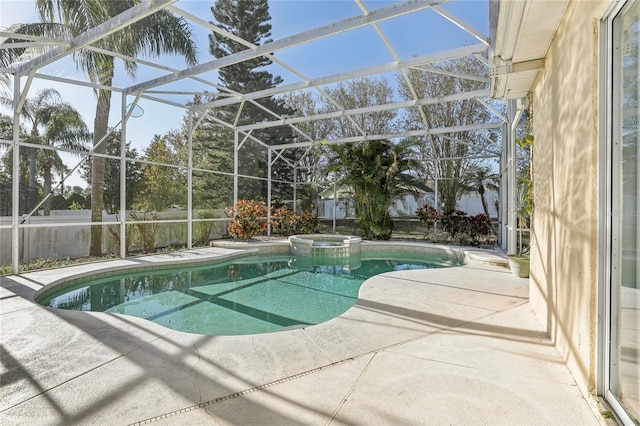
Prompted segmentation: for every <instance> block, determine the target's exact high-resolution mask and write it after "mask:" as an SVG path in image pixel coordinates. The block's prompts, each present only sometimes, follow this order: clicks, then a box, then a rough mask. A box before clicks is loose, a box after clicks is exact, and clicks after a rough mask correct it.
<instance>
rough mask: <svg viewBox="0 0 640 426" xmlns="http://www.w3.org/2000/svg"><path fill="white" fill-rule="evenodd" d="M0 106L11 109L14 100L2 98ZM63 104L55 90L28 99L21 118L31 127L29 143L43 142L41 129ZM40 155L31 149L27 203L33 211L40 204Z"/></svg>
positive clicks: (28, 207)
mask: <svg viewBox="0 0 640 426" xmlns="http://www.w3.org/2000/svg"><path fill="white" fill-rule="evenodd" d="M0 104H2V105H5V106H9V107H11V106H12V104H13V100H12V99H10V98H8V97H6V96H0ZM61 104H62V97H61V96H60V93H58V91H56V90H54V89H44V90H39V91H38V92H36V94H35V96H33V97H31V98H28V99H27V100H26V101H25V103H24V106H23V107H22V110H21V111H20V116H21V118H22V119H23V120H25V121H27V123H28V126H29V127H30V132H29V136H28V137H27V142H29V143H33V144H37V143H40V142H41V138H40V130H41V127H43V126H46V123H47V122H48V121H49V120H50V119H51V116H52V114H53V113H54V111H55V110H56V108H59V106H60V105H61ZM37 155H38V148H34V147H31V148H29V184H28V186H29V195H28V201H27V209H28V210H31V209H33V208H34V207H35V205H36V203H37V202H38V188H37V187H36V159H37Z"/></svg>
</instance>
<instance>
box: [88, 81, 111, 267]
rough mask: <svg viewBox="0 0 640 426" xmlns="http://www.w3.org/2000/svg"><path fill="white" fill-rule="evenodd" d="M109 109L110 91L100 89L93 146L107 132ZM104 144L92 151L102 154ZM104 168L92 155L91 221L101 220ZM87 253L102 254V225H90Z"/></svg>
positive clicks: (102, 163) (102, 160)
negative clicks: (89, 241)
mask: <svg viewBox="0 0 640 426" xmlns="http://www.w3.org/2000/svg"><path fill="white" fill-rule="evenodd" d="M106 80H107V81H104V82H103V84H105V85H108V86H110V85H111V80H112V78H108V79H106ZM110 110H111V92H110V91H108V90H100V92H99V94H98V104H97V105H96V118H95V120H94V122H93V146H94V147H95V146H96V144H97V143H98V142H100V140H101V139H102V138H103V137H104V136H105V135H106V134H107V128H108V126H109V111H110ZM106 146H107V145H106V144H105V143H101V144H100V145H99V146H98V147H97V148H95V150H94V153H96V154H104V153H105V151H106ZM104 168H105V159H104V158H102V157H96V156H93V157H92V158H91V221H92V222H102V209H103V206H104V201H103V197H104ZM89 255H90V256H95V257H101V256H102V225H93V226H92V227H91V246H90V247H89Z"/></svg>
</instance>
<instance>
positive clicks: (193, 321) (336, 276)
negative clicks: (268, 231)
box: [38, 253, 461, 335]
mask: <svg viewBox="0 0 640 426" xmlns="http://www.w3.org/2000/svg"><path fill="white" fill-rule="evenodd" d="M371 257H373V256H371ZM342 263H343V262H339V261H338V262H336V261H335V260H332V261H329V260H326V259H309V258H302V259H301V258H294V257H292V256H288V255H287V256H272V257H268V258H265V257H264V256H251V257H244V258H241V259H235V260H233V261H227V262H224V263H217V264H209V265H206V266H197V267H189V268H179V269H178V268H172V269H161V270H153V271H145V272H138V273H133V274H131V273H128V274H126V275H125V274H120V275H109V276H103V277H100V278H95V279H91V280H88V281H84V282H80V283H77V284H74V285H72V286H69V287H65V288H63V289H62V290H60V291H59V292H57V293H53V294H50V295H48V296H46V297H45V298H43V299H40V300H38V302H39V303H41V304H43V305H46V306H50V307H53V308H59V309H71V310H81V311H97V312H112V313H118V314H125V315H132V316H136V317H141V318H145V319H147V320H149V321H153V322H155V323H158V324H161V325H163V326H165V327H169V328H172V329H174V330H179V331H184V332H189V333H199V334H207V335H240V334H256V333H266V332H272V331H278V330H283V329H287V328H298V327H304V326H307V325H312V324H319V323H321V322H324V321H328V320H330V319H332V318H335V317H337V316H338V315H340V314H342V313H344V312H345V311H346V310H347V309H349V308H350V307H351V306H353V304H354V303H355V301H356V299H357V297H358V291H359V289H360V286H361V285H362V283H363V282H364V281H365V280H366V279H367V278H370V277H372V276H374V275H377V274H381V273H384V272H389V271H397V270H403V269H427V268H440V267H448V266H457V265H460V264H461V263H460V262H459V261H458V260H456V259H452V258H448V257H445V256H434V255H431V256H425V255H420V257H411V256H410V255H403V257H400V258H399V257H398V255H397V254H392V253H376V254H375V257H374V258H366V256H363V258H361V259H355V260H354V259H351V260H350V261H349V264H342Z"/></svg>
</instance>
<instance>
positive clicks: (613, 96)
mask: <svg viewBox="0 0 640 426" xmlns="http://www.w3.org/2000/svg"><path fill="white" fill-rule="evenodd" d="M610 34H611V40H610V43H609V46H611V48H612V50H611V55H610V61H611V62H612V63H611V67H610V70H611V73H612V74H611V75H612V79H611V91H610V95H609V96H608V99H609V102H610V105H609V108H607V111H609V112H608V113H607V114H610V121H609V123H611V124H610V139H609V142H608V143H609V144H610V151H609V152H610V157H611V158H610V161H609V164H610V166H609V167H610V170H609V172H610V179H611V188H610V197H609V199H610V206H609V211H608V215H607V217H608V219H607V220H610V235H609V238H610V239H609V241H610V253H609V256H608V265H607V266H608V270H609V274H608V280H607V281H608V283H607V285H609V286H610V288H609V292H608V293H609V295H610V297H609V303H610V306H609V309H608V312H609V314H608V318H607V320H608V324H609V327H610V330H609V336H610V337H609V342H608V348H606V350H607V351H608V354H607V355H608V365H607V366H605V368H606V369H608V371H607V372H606V374H605V381H606V384H605V385H606V387H607V389H606V397H607V400H608V401H610V402H611V404H612V406H614V407H615V408H617V410H616V411H619V414H620V416H621V418H622V419H623V421H625V423H629V424H633V423H636V424H637V423H639V422H640V325H639V324H640V284H639V281H640V227H639V225H640V224H639V222H638V216H639V208H640V195H639V191H640V156H639V154H640V132H639V131H638V126H639V123H638V118H640V104H639V103H638V101H639V100H640V86H639V84H638V83H639V80H640V61H639V59H640V56H639V52H638V44H639V41H640V1H637V0H630V1H627V2H626V3H625V4H624V6H622V7H621V8H620V9H619V11H618V12H617V13H616V14H615V15H614V17H613V19H612V20H611V32H610ZM605 83H606V82H605Z"/></svg>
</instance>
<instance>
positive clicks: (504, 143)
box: [0, 0, 518, 274]
mask: <svg viewBox="0 0 640 426" xmlns="http://www.w3.org/2000/svg"><path fill="white" fill-rule="evenodd" d="M354 2H355V4H356V5H357V6H358V8H359V9H360V11H361V12H362V13H361V14H360V15H357V16H355V17H349V18H346V19H342V20H340V21H337V22H334V23H332V24H329V25H324V26H321V27H317V28H314V29H310V30H307V31H303V32H301V33H298V34H294V35H292V36H288V37H285V38H282V39H279V40H275V41H272V42H270V43H266V44H264V45H260V46H258V45H254V44H252V43H250V42H248V41H246V40H242V39H240V38H239V37H236V36H235V35H233V34H230V33H228V32H227V31H225V30H224V29H223V28H220V27H219V26H217V25H214V24H211V23H208V22H206V21H204V20H202V19H200V18H198V17H196V16H194V15H193V14H191V13H189V12H187V11H185V10H183V9H181V8H180V7H179V1H178V0H149V1H145V2H141V3H140V4H138V5H137V6H135V7H133V8H131V9H129V10H127V11H125V12H124V13H122V14H120V15H118V16H116V17H114V18H112V19H110V20H108V21H106V22H104V23H103V24H101V25H99V26H97V27H95V28H93V29H91V30H89V31H87V32H86V33H84V34H82V35H81V36H79V37H76V38H73V39H71V40H52V39H46V38H42V37H33V36H28V37H27V36H20V35H17V34H15V33H11V32H9V31H2V32H0V37H5V38H9V37H10V38H16V39H20V40H21V42H20V43H19V44H18V43H16V44H15V45H14V46H13V47H16V46H25V45H32V46H39V47H40V48H42V47H43V45H46V44H48V45H49V46H51V48H50V49H48V50H46V51H45V52H44V53H42V54H40V55H37V56H36V57H35V58H32V59H29V60H27V61H26V62H23V63H18V64H16V65H14V66H12V67H11V68H5V69H2V70H0V71H2V72H3V73H8V74H11V75H12V76H13V88H12V89H13V97H14V105H13V119H14V129H13V140H12V141H2V142H3V143H5V144H7V145H8V146H9V150H13V152H12V153H11V155H12V156H13V159H14V161H13V170H12V176H13V182H12V198H13V199H12V205H13V210H12V221H11V225H0V229H8V228H10V229H11V232H12V245H11V247H12V265H13V272H14V273H16V274H17V273H18V272H19V259H20V230H21V229H24V228H28V227H38V225H29V224H24V223H21V217H20V213H19V198H18V197H19V182H18V175H19V161H17V160H19V155H20V150H21V147H28V144H26V143H25V142H22V141H20V138H19V114H20V112H21V109H22V108H23V106H24V102H25V100H26V98H27V95H28V94H29V89H30V86H31V83H32V82H33V81H34V79H43V80H48V81H53V82H62V83H69V84H76V85H79V86H83V87H92V88H94V89H108V90H111V91H112V92H116V93H120V94H121V96H122V98H121V100H120V101H121V102H120V103H121V107H120V108H121V120H120V123H118V125H117V126H115V127H118V126H119V127H120V130H121V149H120V156H119V157H116V158H113V156H108V155H106V154H95V153H91V155H96V156H102V157H105V158H112V159H114V160H115V159H117V160H119V161H120V165H121V169H120V170H121V175H120V187H121V191H120V206H121V211H120V220H119V225H120V238H121V241H125V239H126V235H125V225H126V224H128V223H131V222H130V221H128V220H127V219H126V211H125V205H126V203H125V201H126V177H125V167H124V165H125V164H126V161H127V157H126V150H125V147H126V135H127V130H126V129H127V121H128V119H129V116H130V110H128V109H127V108H128V107H129V106H130V105H135V104H136V103H137V102H138V100H139V99H145V100H150V101H155V102H159V103H163V104H166V105H171V106H174V107H178V108H181V109H183V110H184V111H185V113H186V114H187V116H188V126H189V130H190V131H189V133H188V145H189V158H188V164H187V167H186V170H187V186H188V188H187V219H186V220H184V223H186V224H187V230H188V231H187V233H188V236H187V246H188V247H189V248H191V246H192V224H193V223H195V222H196V221H195V220H194V218H193V199H192V186H193V156H192V152H191V144H192V134H193V131H194V130H195V129H197V127H198V125H199V124H200V123H201V122H202V120H203V119H204V118H205V117H207V116H208V113H209V111H211V110H212V109H215V108H217V107H222V106H228V105H238V106H239V110H240V111H241V110H242V106H243V105H244V104H246V103H250V104H252V105H255V106H257V107H259V108H262V109H263V110H265V111H266V112H267V113H268V114H269V115H270V116H272V117H273V120H271V121H266V122H261V123H254V124H249V125H238V123H237V121H238V117H239V116H238V117H236V120H235V122H233V123H228V122H223V121H221V120H219V119H214V121H216V120H217V122H219V123H218V124H220V125H221V126H225V127H228V128H230V129H233V132H234V135H235V137H234V171H233V179H234V188H233V190H234V202H235V201H237V199H238V197H239V194H238V180H239V175H238V151H239V150H240V149H241V148H242V145H243V144H244V143H245V142H246V141H247V140H252V141H253V142H255V143H257V144H260V145H262V146H263V147H264V148H265V149H266V151H267V152H266V155H267V157H268V167H269V171H270V170H271V166H272V164H273V163H274V162H275V161H283V159H282V155H281V154H282V152H283V151H284V150H287V149H299V148H303V149H306V150H307V151H306V153H308V152H309V150H310V149H312V148H313V147H314V146H318V144H319V143H320V142H321V141H319V140H315V139H314V138H313V137H311V136H310V135H307V134H305V132H304V131H302V130H301V129H299V128H298V127H297V126H296V125H298V124H300V123H304V122H312V121H321V120H331V119H335V118H341V117H344V118H346V119H348V120H351V122H352V123H353V124H355V121H354V119H353V117H356V116H358V115H363V114H365V115H366V114H369V113H375V112H380V111H391V110H402V109H408V108H417V110H418V111H419V113H420V116H421V117H422V123H421V124H422V127H423V128H422V129H418V130H404V131H399V132H396V133H392V134H382V135H370V134H367V132H366V129H361V128H359V127H358V126H357V125H356V128H359V134H358V135H355V136H352V137H344V138H339V139H335V140H330V141H328V143H348V142H355V141H363V140H372V139H392V140H394V139H398V138H403V137H417V136H424V137H426V138H431V137H434V136H437V135H442V136H443V137H446V138H449V139H451V140H456V139H455V138H454V137H451V136H449V135H451V134H454V133H459V132H475V133H477V134H482V137H483V138H486V139H489V137H488V135H487V134H486V133H484V132H486V131H488V130H495V129H498V130H499V131H500V132H501V134H502V136H501V141H497V140H490V142H491V144H492V145H494V146H493V147H492V148H486V147H478V148H479V149H478V150H477V151H478V152H475V153H474V154H473V155H474V156H475V157H476V158H481V157H484V158H486V157H490V158H498V159H500V160H499V161H500V163H501V166H500V170H501V172H503V173H505V174H506V175H507V176H503V185H504V186H503V192H504V188H511V187H512V185H513V182H514V179H515V178H514V172H515V170H514V167H513V166H507V165H505V164H504V163H505V161H506V160H507V158H508V161H509V164H511V165H515V148H513V146H514V132H513V129H515V127H514V124H515V123H517V118H518V116H517V114H503V113H501V112H500V111H499V110H498V109H497V108H496V107H495V106H494V105H492V104H490V103H489V99H490V89H489V79H488V78H485V77H479V76H472V75H462V74H456V75H454V76H455V77H457V78H461V79H470V80H475V81H484V82H486V83H487V88H486V89H484V90H479V91H473V92H460V93H450V94H442V95H441V96H438V97H436V98H429V99H425V98H421V97H420V96H418V95H417V92H416V91H415V88H413V87H412V86H411V83H410V81H409V79H408V71H409V70H410V69H418V70H426V71H429V72H436V73H442V74H451V73H448V72H445V71H442V70H439V69H438V68H436V67H434V66H433V64H437V63H439V62H442V61H445V60H449V59H456V58H465V57H469V58H475V59H476V60H478V61H480V62H481V63H483V64H484V65H485V66H487V69H488V65H489V62H488V54H489V49H490V40H489V38H488V37H486V36H484V35H483V34H482V33H481V32H480V31H478V30H476V29H475V28H473V27H472V26H471V25H468V24H467V23H466V22H464V21H462V20H461V19H459V18H457V17H456V16H455V15H454V14H452V13H450V12H448V11H446V10H445V9H443V8H442V7H440V5H441V4H444V3H447V2H448V0H437V1H430V2H427V1H423V0H408V1H402V2H398V3H394V4H392V5H390V6H385V7H381V8H379V9H376V10H372V11H369V10H368V9H367V8H366V6H365V4H364V3H363V2H362V1H361V0H354ZM162 9H164V10H168V11H170V12H171V13H173V14H175V15H177V16H180V17H182V18H184V19H185V20H187V21H189V22H190V23H192V24H194V25H199V26H202V27H204V28H206V29H207V30H210V31H214V32H216V33H217V34H220V35H223V36H226V37H229V38H231V39H233V40H235V41H236V42H238V43H241V44H242V45H244V46H246V47H247V48H246V50H244V51H241V52H238V53H235V54H232V55H228V56H226V57H223V58H217V59H213V60H210V61H207V62H204V63H201V64H198V65H196V66H193V67H189V68H185V69H181V70H180V69H175V68H172V67H169V66H166V65H163V64H161V63H159V62H155V61H153V60H145V59H141V58H132V57H127V56H125V55H122V54H119V53H116V52H112V51H107V50H105V49H102V48H100V47H97V46H95V45H93V44H94V43H95V42H97V41H99V40H101V39H103V38H104V37H106V36H108V35H110V34H113V33H117V31H119V30H120V29H122V28H124V27H126V26H127V25H130V24H132V23H134V22H137V21H139V20H141V19H143V18H145V17H147V16H149V15H151V14H153V13H155V12H157V11H159V10H162ZM426 9H430V10H432V11H433V12H434V13H436V14H437V15H439V16H441V17H442V18H443V19H445V20H446V21H448V22H451V23H453V24H454V25H456V26H457V27H459V28H461V29H463V30H464V31H466V32H467V33H468V34H469V35H470V36H471V37H472V38H474V39H475V40H478V41H480V43H478V44H472V45H468V46H462V47H458V48H454V49H450V50H446V51H443V52H438V53H433V54H428V55H422V56H416V57H411V58H401V57H400V56H399V55H398V53H397V51H396V49H395V48H394V46H393V44H392V43H391V42H390V40H389V39H388V37H387V35H386V34H385V33H384V31H383V30H382V29H381V27H380V25H379V24H380V23H381V22H383V21H387V20H392V19H394V18H397V17H401V16H405V15H407V14H412V13H417V12H420V11H424V10H426ZM363 27H370V28H372V29H373V30H374V31H375V33H376V34H377V36H378V37H379V39H380V41H381V42H382V43H383V44H384V46H385V48H386V49H387V51H388V53H389V54H390V55H391V57H392V58H393V59H394V61H393V62H389V63H383V64H379V65H374V66H370V67H366V68H361V69H354V70H349V71H346V72H342V73H338V74H333V75H327V76H321V77H317V78H309V77H307V76H305V75H304V73H302V72H301V71H299V70H297V69H296V68H294V67H292V66H290V65H288V64H287V63H285V62H284V61H283V60H281V59H279V58H276V57H275V56H274V53H276V52H278V51H282V50H285V49H288V48H291V47H296V46H303V45H306V44H309V43H311V42H313V41H316V40H320V39H324V38H329V37H332V36H335V35H337V34H341V33H344V32H347V31H351V30H354V29H358V28H363ZM0 40H1V39H0ZM10 47H12V46H11V44H10V43H0V49H7V48H10ZM81 49H86V50H92V51H96V52H100V53H104V54H108V55H111V56H113V57H114V58H119V59H124V60H128V61H133V62H136V63H137V64H140V65H144V66H147V67H150V68H153V69H157V70H162V71H166V72H167V74H165V75H164V76H161V77H158V78H154V79H151V80H148V81H143V82H139V83H135V84H132V85H130V86H128V87H116V86H108V87H107V86H101V85H97V84H93V83H91V82H88V81H86V80H83V79H72V78H65V77H60V76H57V75H53V74H47V73H45V72H43V68H44V67H46V66H47V65H48V64H51V63H54V62H56V61H58V60H61V59H63V58H66V57H68V56H69V55H71V54H72V53H73V52H75V51H79V50H81ZM261 56H266V57H267V58H269V59H271V60H272V61H274V63H276V64H278V65H279V66H281V67H283V68H285V69H287V70H288V71H290V72H291V73H293V74H294V75H295V76H296V77H298V78H299V79H300V81H299V82H295V83H289V84H286V85H282V86H278V87H274V88H273V89H268V90H262V91H258V92H252V93H237V92H233V91H231V90H229V89H227V88H225V87H222V86H220V85H219V84H217V83H216V82H213V81H210V80H209V79H207V78H206V77H203V76H202V74H203V73H206V72H211V71H215V70H218V69H220V68H223V67H225V66H228V65H231V64H235V63H238V62H242V61H245V60H249V59H253V58H257V57H261ZM389 72H396V73H399V75H400V76H401V78H403V80H404V81H405V82H406V83H407V84H408V87H409V90H410V92H411V93H412V97H413V99H409V100H405V101H394V102H391V103H388V104H383V105H373V106H369V107H366V108H352V109H348V108H345V107H344V106H342V105H339V104H338V103H337V102H336V101H335V99H332V98H331V97H330V96H329V95H328V93H327V91H326V90H325V87H326V86H327V85H331V84H335V83H341V82H346V81H349V80H353V79H357V78H362V77H367V76H379V75H382V74H384V73H389ZM23 79H26V80H25V81H23ZM177 81H189V82H191V83H193V85H194V86H195V87H196V90H193V91H176V90H170V89H165V88H164V87H163V86H165V85H168V84H170V83H173V82H177ZM298 90H311V91H314V92H315V93H317V94H318V96H320V97H321V98H323V99H325V100H326V101H327V102H328V103H330V104H332V105H334V106H335V111H333V112H328V113H321V114H316V115H312V116H300V117H283V116H280V115H278V114H277V113H275V112H273V111H270V110H268V109H267V108H266V107H264V106H262V105H261V104H260V103H259V102H258V100H259V99H261V98H264V97H270V96H277V95H283V94H287V93H291V92H293V91H298ZM194 94H200V95H202V96H203V97H205V98H206V99H210V101H207V102H205V103H204V104H199V105H189V104H188V103H187V102H179V101H176V100H175V98H176V97H178V95H194ZM472 99H475V100H477V102H478V103H479V104H481V105H482V106H483V107H484V108H486V110H487V111H488V112H489V113H490V115H491V116H492V117H493V118H494V120H493V121H490V122H487V123H475V124H472V125H467V126H457V127H450V128H429V126H428V125H427V120H426V117H425V115H424V112H423V110H422V108H421V107H422V106H424V105H433V104H438V103H446V102H455V101H461V100H472ZM209 117H210V116H209ZM277 126H288V127H290V128H291V129H292V130H293V131H294V132H295V133H296V134H297V135H299V139H300V141H299V142H295V143H290V144H284V145H268V144H266V143H264V142H263V141H260V140H259V139H258V138H256V137H255V136H254V135H252V131H253V130H256V129H266V128H270V127H277ZM7 142H8V143H7ZM459 142H461V143H464V142H462V141H459ZM508 146H511V148H508ZM496 147H497V148H498V150H496ZM505 152H509V155H508V156H505ZM426 160H429V161H434V162H438V161H447V160H448V159H447V158H441V159H439V158H432V159H426ZM290 166H291V167H292V168H293V169H294V170H295V169H296V168H297V167H298V166H299V164H290ZM294 176H295V173H294ZM267 181H268V184H267V185H268V187H269V188H271V185H272V177H271V173H269V174H268V177H267ZM291 184H292V185H293V192H294V194H295V193H296V185H298V184H300V182H297V181H296V178H295V177H294V182H291ZM436 186H437V180H436ZM294 197H295V195H294ZM267 198H268V200H269V204H270V198H271V194H270V191H269V193H268V195H267ZM503 201H504V202H505V203H504V204H502V205H503V206H509V204H510V203H508V202H506V201H507V200H506V199H505V197H504V195H503V196H502V199H501V202H503ZM508 208H509V209H511V207H510V206H509V207H508ZM501 216H502V218H503V219H506V220H507V222H509V223H513V222H511V221H512V220H513V213H512V212H510V213H508V214H507V212H506V211H505V209H504V208H503V209H501ZM22 222H24V220H22ZM160 222H161V223H167V221H160ZM106 224H113V222H95V223H93V222H87V223H82V225H86V226H88V225H106ZM47 226H51V225H47ZM53 226H64V225H61V224H55V225H53ZM503 227H504V222H503ZM513 228H514V227H513V226H509V227H507V228H505V231H506V232H507V235H508V238H507V239H503V241H502V244H503V247H504V246H505V245H506V247H505V248H507V250H509V251H511V250H513V247H515V246H514V245H512V239H513V238H515V232H514V231H513ZM512 234H513V235H512ZM505 241H507V243H505ZM120 257H122V258H125V257H126V253H125V244H121V245H120Z"/></svg>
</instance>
